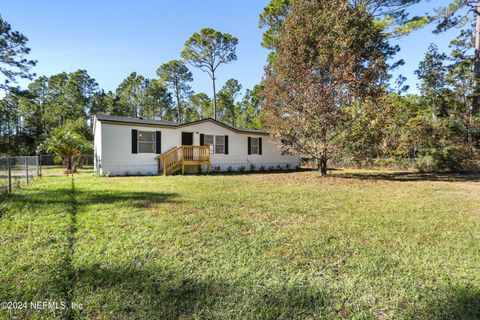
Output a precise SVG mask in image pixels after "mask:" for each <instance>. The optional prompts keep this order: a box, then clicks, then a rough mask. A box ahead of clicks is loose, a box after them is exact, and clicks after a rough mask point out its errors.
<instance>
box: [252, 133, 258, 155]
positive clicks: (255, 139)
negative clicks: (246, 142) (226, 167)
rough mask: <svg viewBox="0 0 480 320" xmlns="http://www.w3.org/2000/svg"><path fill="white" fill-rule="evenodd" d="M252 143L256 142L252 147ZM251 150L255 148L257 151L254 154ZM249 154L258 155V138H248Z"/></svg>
mask: <svg viewBox="0 0 480 320" xmlns="http://www.w3.org/2000/svg"><path fill="white" fill-rule="evenodd" d="M254 141H256V145H254V143H253V142H254ZM253 148H257V151H256V152H254V151H253V150H254V149H253ZM250 154H256V155H260V138H258V137H250Z"/></svg>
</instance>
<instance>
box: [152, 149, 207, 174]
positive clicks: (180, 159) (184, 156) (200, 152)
mask: <svg viewBox="0 0 480 320" xmlns="http://www.w3.org/2000/svg"><path fill="white" fill-rule="evenodd" d="M157 159H158V169H159V170H158V171H159V172H160V170H161V169H163V175H164V176H167V175H170V174H173V173H175V172H176V171H178V170H180V169H182V174H183V173H185V166H201V165H207V166H208V171H210V167H211V163H210V147H209V146H178V147H175V148H173V149H170V150H169V151H167V152H165V153H164V154H161V155H159V156H158V157H157Z"/></svg>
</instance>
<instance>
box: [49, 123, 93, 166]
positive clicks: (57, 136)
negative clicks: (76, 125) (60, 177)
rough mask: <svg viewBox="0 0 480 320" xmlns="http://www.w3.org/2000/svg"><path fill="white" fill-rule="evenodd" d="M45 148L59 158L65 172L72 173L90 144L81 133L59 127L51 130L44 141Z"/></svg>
mask: <svg viewBox="0 0 480 320" xmlns="http://www.w3.org/2000/svg"><path fill="white" fill-rule="evenodd" d="M45 149H46V151H47V152H48V153H54V154H55V155H56V156H57V157H59V158H60V159H61V161H62V163H63V165H64V166H65V173H73V172H76V171H77V167H78V165H79V164H80V163H81V161H82V158H83V154H84V153H85V152H86V151H87V150H89V149H91V146H90V143H89V142H88V141H87V140H86V139H85V138H84V137H83V136H82V135H81V134H78V133H77V132H75V131H73V130H69V129H67V128H65V127H59V128H56V129H55V130H53V132H52V134H51V136H50V138H48V139H47V140H46V141H45Z"/></svg>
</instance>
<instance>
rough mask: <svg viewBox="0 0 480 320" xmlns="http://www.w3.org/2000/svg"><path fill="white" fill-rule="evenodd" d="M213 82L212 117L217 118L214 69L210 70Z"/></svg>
mask: <svg viewBox="0 0 480 320" xmlns="http://www.w3.org/2000/svg"><path fill="white" fill-rule="evenodd" d="M212 82H213V119H215V120H217V91H216V90H215V71H212Z"/></svg>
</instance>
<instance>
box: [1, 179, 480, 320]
mask: <svg viewBox="0 0 480 320" xmlns="http://www.w3.org/2000/svg"><path fill="white" fill-rule="evenodd" d="M0 215H1V217H0V301H26V302H30V301H40V302H43V301H54V302H55V301H56V302H61V301H63V302H67V303H71V302H74V303H76V304H81V309H75V310H68V311H65V310H52V309H49V308H46V309H45V310H34V309H32V308H30V307H29V308H26V309H23V310H15V311H13V310H10V311H7V310H0V318H10V317H11V318H17V319H29V318H30V319H40V318H42V319H43V318H70V319H73V318H85V319H177V318H180V319H194V318H195V319H293V318H295V319H304V318H305V319H323V318H340V319H341V318H349V319H402V318H403V319H410V318H417V319H459V318H467V319H479V318H480V183H479V182H478V180H471V179H469V178H466V177H462V176H419V175H409V174H406V175H404V174H375V173H368V174H367V175H361V174H359V173H344V172H337V173H335V174H334V175H333V177H329V178H325V179H322V178H319V177H318V174H317V173H315V172H295V173H282V174H273V173H271V174H267V173H266V174H253V175H247V174H245V175H231V176H227V175H226V176H174V177H111V178H107V177H98V176H94V175H93V174H91V173H83V174H79V175H75V176H74V179H73V180H72V177H71V176H69V177H67V176H61V175H58V176H50V177H43V178H42V179H39V180H37V181H35V182H34V183H33V184H32V185H30V186H29V187H28V188H26V189H24V190H22V191H20V192H17V193H16V194H15V195H13V196H12V197H11V198H10V200H9V201H8V203H7V204H6V205H5V206H4V207H3V209H2V211H1V213H0Z"/></svg>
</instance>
